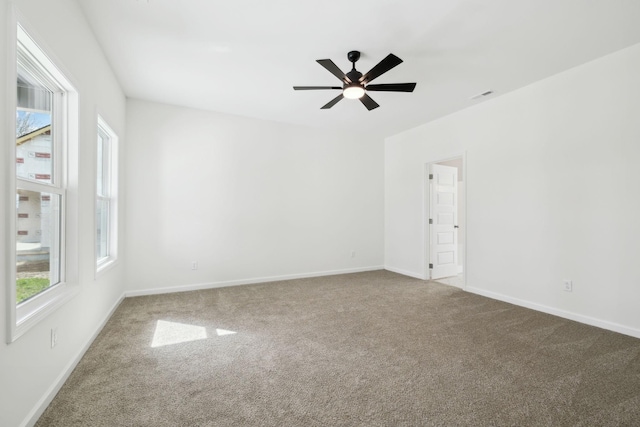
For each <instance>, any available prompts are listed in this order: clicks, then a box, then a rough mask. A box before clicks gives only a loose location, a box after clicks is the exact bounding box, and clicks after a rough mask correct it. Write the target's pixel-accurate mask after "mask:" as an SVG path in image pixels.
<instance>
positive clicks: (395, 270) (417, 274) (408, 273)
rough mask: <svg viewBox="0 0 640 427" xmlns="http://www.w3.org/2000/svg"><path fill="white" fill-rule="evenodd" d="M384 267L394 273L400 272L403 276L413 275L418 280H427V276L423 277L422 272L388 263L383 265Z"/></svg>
mask: <svg viewBox="0 0 640 427" xmlns="http://www.w3.org/2000/svg"><path fill="white" fill-rule="evenodd" d="M384 269H385V270H389V271H392V272H394V273H398V274H402V275H403V276H409V277H413V278H415V279H420V280H427V278H426V277H424V274H419V273H415V272H413V271H409V270H403V269H401V268H395V267H390V266H388V265H385V266H384Z"/></svg>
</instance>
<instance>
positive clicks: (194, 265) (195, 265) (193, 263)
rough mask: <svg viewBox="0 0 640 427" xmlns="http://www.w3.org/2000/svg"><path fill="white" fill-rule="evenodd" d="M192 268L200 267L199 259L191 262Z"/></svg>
mask: <svg viewBox="0 0 640 427" xmlns="http://www.w3.org/2000/svg"><path fill="white" fill-rule="evenodd" d="M191 269H192V270H197V269H198V261H192V262H191Z"/></svg>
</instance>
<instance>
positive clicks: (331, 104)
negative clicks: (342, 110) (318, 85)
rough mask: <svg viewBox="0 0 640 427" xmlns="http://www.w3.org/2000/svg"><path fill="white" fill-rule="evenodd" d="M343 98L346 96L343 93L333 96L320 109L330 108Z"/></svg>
mask: <svg viewBox="0 0 640 427" xmlns="http://www.w3.org/2000/svg"><path fill="white" fill-rule="evenodd" d="M365 96H366V95H365ZM342 98H344V96H343V95H342V94H340V95H338V96H336V97H335V98H333V99H332V100H331V101H329V102H327V103H326V104H325V105H323V106H322V107H321V108H320V109H321V110H328V109H329V108H331V107H333V106H334V105H336V104H337V103H338V102H339V101H340V100H342Z"/></svg>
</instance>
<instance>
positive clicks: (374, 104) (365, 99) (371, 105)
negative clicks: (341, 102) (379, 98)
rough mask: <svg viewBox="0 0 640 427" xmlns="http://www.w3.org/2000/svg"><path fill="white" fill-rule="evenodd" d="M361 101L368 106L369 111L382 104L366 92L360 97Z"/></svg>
mask: <svg viewBox="0 0 640 427" xmlns="http://www.w3.org/2000/svg"><path fill="white" fill-rule="evenodd" d="M360 102H362V104H363V105H364V106H365V107H367V110H369V111H371V110H373V109H374V108H378V107H379V106H380V105H378V103H377V102H376V101H374V100H373V99H371V97H370V96H369V95H367V94H366V93H365V94H364V95H363V96H362V98H360Z"/></svg>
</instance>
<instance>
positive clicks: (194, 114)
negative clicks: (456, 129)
mask: <svg viewBox="0 0 640 427" xmlns="http://www.w3.org/2000/svg"><path fill="white" fill-rule="evenodd" d="M127 141H128V147H127V154H126V157H127V160H126V162H127V163H126V165H127V176H128V180H127V192H128V194H127V200H126V205H127V210H126V212H127V222H128V223H129V224H131V227H130V228H129V229H128V233H127V254H128V258H127V273H126V277H127V286H128V290H129V291H131V292H133V293H134V294H138V293H147V292H158V291H171V290H178V289H183V290H184V289H194V288H199V287H209V286H221V285H227V284H238V283H247V282H255V281H260V280H272V279H274V280H275V279H277V278H287V277H295V276H307V275H313V274H317V273H331V272H348V271H358V270H364V269H370V268H382V264H383V255H382V254H383V240H382V239H383V203H384V201H383V179H384V178H383V170H384V160H383V143H384V142H383V140H382V139H371V138H368V137H365V136H362V135H359V134H357V133H354V134H340V133H329V132H322V131H319V130H316V129H311V128H305V127H297V126H291V125H285V124H279V123H274V122H267V121H260V120H255V119H248V118H241V117H237V116H231V115H226V114H218V113H212V112H205V111H200V110H193V109H187V108H181V107H175V106H168V105H162V104H156V103H151V102H143V101H138V100H129V101H128V102H127ZM352 250H355V251H356V256H355V258H352V257H351V251H352ZM192 261H197V262H198V270H196V271H193V270H191V264H192Z"/></svg>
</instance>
